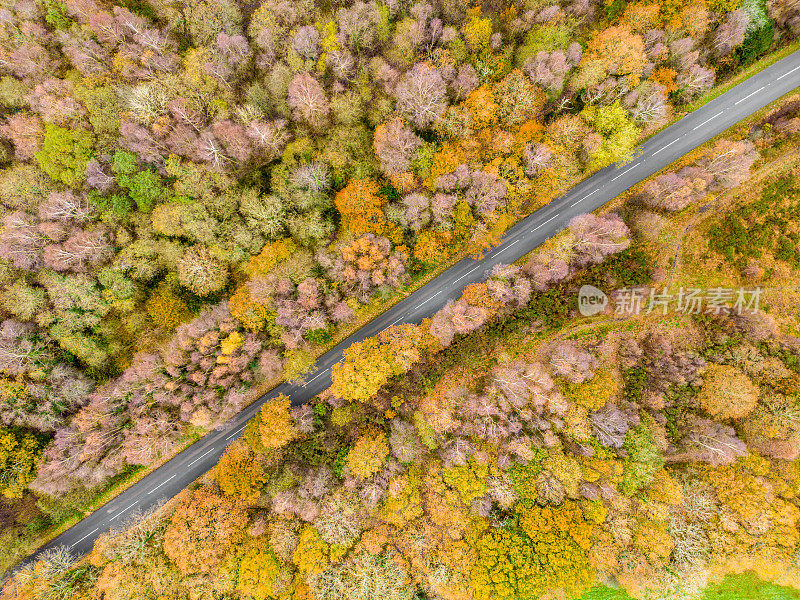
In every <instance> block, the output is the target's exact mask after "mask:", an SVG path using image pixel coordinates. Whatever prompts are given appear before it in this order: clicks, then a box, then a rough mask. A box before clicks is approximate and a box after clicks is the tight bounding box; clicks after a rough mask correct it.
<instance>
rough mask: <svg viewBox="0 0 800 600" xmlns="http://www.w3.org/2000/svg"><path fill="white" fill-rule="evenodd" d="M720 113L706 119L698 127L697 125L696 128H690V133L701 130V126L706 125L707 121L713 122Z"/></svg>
mask: <svg viewBox="0 0 800 600" xmlns="http://www.w3.org/2000/svg"><path fill="white" fill-rule="evenodd" d="M722 112H723V111H719V112H718V113H717V114H715V115H714V116H713V117H709V118H708V119H706V120H705V121H703V122H702V123H700V125H698V126H697V127H693V128H692V131H694V130H695V129H700V128H701V127H702V126H703V125H705V124H706V123H708V122H709V121H713V120H714V119H716V118H717V117H718V116H720V115H721V114H722Z"/></svg>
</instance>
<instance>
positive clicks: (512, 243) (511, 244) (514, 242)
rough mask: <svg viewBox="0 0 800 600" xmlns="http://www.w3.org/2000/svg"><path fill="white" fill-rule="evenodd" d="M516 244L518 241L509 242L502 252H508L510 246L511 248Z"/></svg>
mask: <svg viewBox="0 0 800 600" xmlns="http://www.w3.org/2000/svg"><path fill="white" fill-rule="evenodd" d="M518 243H519V239H516V240H514V241H513V242H511V243H510V244H509V245H508V246H506V247H505V249H504V250H503V252H505V251H506V250H508V249H509V248H511V246H513V245H514V244H518Z"/></svg>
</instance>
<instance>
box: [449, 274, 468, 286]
mask: <svg viewBox="0 0 800 600" xmlns="http://www.w3.org/2000/svg"><path fill="white" fill-rule="evenodd" d="M470 273H472V271H470V272H469V273H464V274H463V275H462V276H461V277H459V278H458V279H456V280H455V281H454V282H453V285H455V284H457V283H458V282H459V281H461V280H462V279H464V278H465V277H469V274H470Z"/></svg>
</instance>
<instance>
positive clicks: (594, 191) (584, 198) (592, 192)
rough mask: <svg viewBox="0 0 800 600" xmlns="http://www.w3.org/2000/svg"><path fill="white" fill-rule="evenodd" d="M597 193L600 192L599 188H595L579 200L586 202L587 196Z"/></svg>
mask: <svg viewBox="0 0 800 600" xmlns="http://www.w3.org/2000/svg"><path fill="white" fill-rule="evenodd" d="M599 191H600V188H597V189H596V190H592V191H591V192H589V193H588V194H586V195H585V196H584V197H583V198H581V200H586V199H587V198H588V197H589V196H593V195H594V194H596V193H597V192H599Z"/></svg>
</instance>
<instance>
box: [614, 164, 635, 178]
mask: <svg viewBox="0 0 800 600" xmlns="http://www.w3.org/2000/svg"><path fill="white" fill-rule="evenodd" d="M637 166H638V165H633V166H632V167H629V168H627V169H625V170H624V171H623V172H622V173H620V174H619V175H617V176H616V177H614V178H613V179H612V180H611V181H616V180H617V179H619V178H620V177H622V176H623V175H625V173H627V172H628V171H630V170H631V169H635V168H636V167H637Z"/></svg>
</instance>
